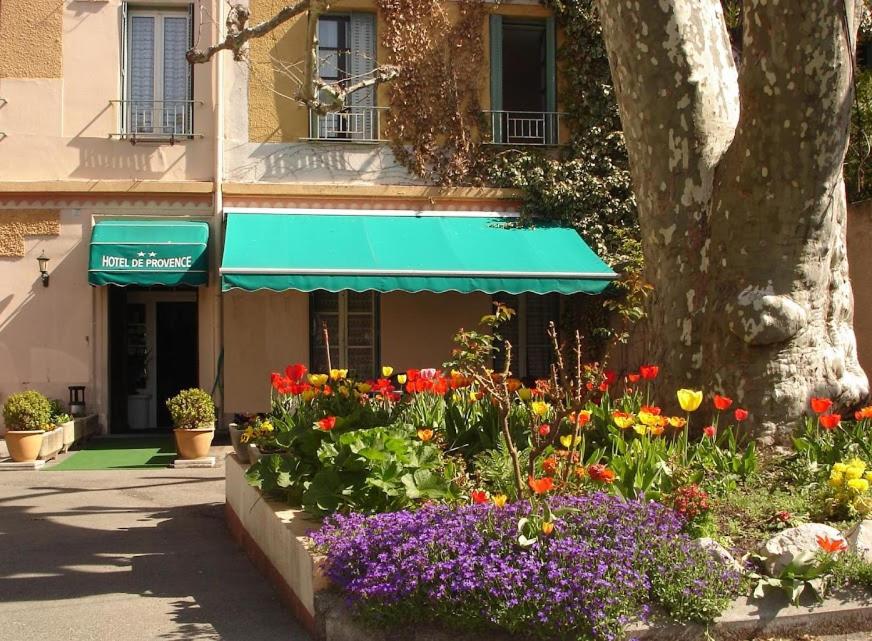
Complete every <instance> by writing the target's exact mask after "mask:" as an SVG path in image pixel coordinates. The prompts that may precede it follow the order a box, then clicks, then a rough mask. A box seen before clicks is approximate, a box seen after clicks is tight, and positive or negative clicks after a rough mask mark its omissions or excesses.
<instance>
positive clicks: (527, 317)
mask: <svg viewBox="0 0 872 641" xmlns="http://www.w3.org/2000/svg"><path fill="white" fill-rule="evenodd" d="M494 301H495V302H500V303H502V304H503V305H506V306H507V307H511V308H512V309H514V310H515V311H516V312H517V314H516V315H515V316H513V317H512V320H510V321H509V322H508V323H506V324H504V325H503V326H502V327H501V329H500V334H501V335H502V337H503V338H505V339H506V340H508V341H509V342H510V343H511V344H512V365H511V370H512V374H513V375H514V376H516V377H518V378H523V379H537V378H546V377H548V376H550V374H551V360H552V349H551V341H550V339H549V338H548V323H549V322H550V321H554V323H555V324H556V323H557V322H558V320H559V312H560V299H559V297H558V296H557V294H545V295H540V294H518V295H512V294H498V295H496V296H494ZM505 363H506V361H505V354H503V353H502V351H500V352H498V353H497V354H496V356H495V357H494V369H495V370H497V371H500V370H502V368H503V367H505Z"/></svg>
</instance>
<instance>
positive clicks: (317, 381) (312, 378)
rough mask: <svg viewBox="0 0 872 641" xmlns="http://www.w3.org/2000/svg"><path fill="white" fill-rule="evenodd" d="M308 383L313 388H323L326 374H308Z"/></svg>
mask: <svg viewBox="0 0 872 641" xmlns="http://www.w3.org/2000/svg"><path fill="white" fill-rule="evenodd" d="M309 382H310V383H311V384H312V385H314V386H315V387H323V386H324V384H325V383H326V382H327V374H309Z"/></svg>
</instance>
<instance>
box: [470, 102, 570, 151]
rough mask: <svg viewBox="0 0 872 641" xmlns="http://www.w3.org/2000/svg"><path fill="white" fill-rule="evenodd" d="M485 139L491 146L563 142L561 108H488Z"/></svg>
mask: <svg viewBox="0 0 872 641" xmlns="http://www.w3.org/2000/svg"><path fill="white" fill-rule="evenodd" d="M484 116H485V123H486V130H485V132H484V142H485V143H486V144H491V145H510V146H519V145H522V146H523V145H536V146H540V147H544V146H549V145H561V144H563V141H562V140H561V131H560V126H561V123H560V121H561V118H563V117H564V116H566V114H565V113H562V112H557V111H485V112H484Z"/></svg>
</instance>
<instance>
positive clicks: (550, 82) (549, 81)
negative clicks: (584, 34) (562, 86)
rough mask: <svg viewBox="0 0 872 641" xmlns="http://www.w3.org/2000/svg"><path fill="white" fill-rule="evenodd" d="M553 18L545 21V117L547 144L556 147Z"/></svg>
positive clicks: (555, 50)
mask: <svg viewBox="0 0 872 641" xmlns="http://www.w3.org/2000/svg"><path fill="white" fill-rule="evenodd" d="M556 31H557V30H556V27H555V24H554V16H548V18H547V19H546V20H545V111H547V112H549V115H547V116H546V117H545V122H546V135H547V140H548V144H551V145H556V144H557V139H558V135H559V132H558V130H557V129H558V127H557V116H555V115H553V114H554V112H556V111H557V33H556Z"/></svg>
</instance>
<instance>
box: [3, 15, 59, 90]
mask: <svg viewBox="0 0 872 641" xmlns="http://www.w3.org/2000/svg"><path fill="white" fill-rule="evenodd" d="M63 11H64V3H63V2H58V0H2V2H0V42H2V43H3V46H2V47H0V78H60V77H61V71H62V68H63V36H62V32H61V30H62V26H63Z"/></svg>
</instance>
